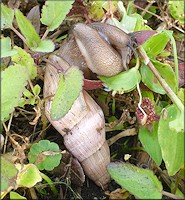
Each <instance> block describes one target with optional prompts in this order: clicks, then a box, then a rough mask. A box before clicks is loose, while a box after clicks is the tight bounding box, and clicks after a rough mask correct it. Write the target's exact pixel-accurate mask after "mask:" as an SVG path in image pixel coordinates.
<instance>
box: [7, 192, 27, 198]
mask: <svg viewBox="0 0 185 200" xmlns="http://www.w3.org/2000/svg"><path fill="white" fill-rule="evenodd" d="M15 199H26V197H23V196H21V195H20V194H18V193H17V192H10V200H15Z"/></svg>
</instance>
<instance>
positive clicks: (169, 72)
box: [140, 60, 177, 94]
mask: <svg viewBox="0 0 185 200" xmlns="http://www.w3.org/2000/svg"><path fill="white" fill-rule="evenodd" d="M151 61H152V63H153V64H154V66H155V67H156V69H157V70H158V72H159V73H160V75H161V76H162V77H163V78H164V79H165V81H166V83H167V84H168V85H169V86H170V88H171V89H172V90H173V91H174V92H175V93H176V92H177V80H176V76H175V73H174V71H173V69H172V67H171V66H170V65H168V64H164V63H161V62H159V61H156V60H151ZM140 72H141V76H142V82H143V83H144V84H145V85H146V86H147V87H148V88H150V90H152V91H154V92H156V93H159V94H165V93H166V92H165V90H164V89H163V87H162V86H161V84H160V83H159V82H158V80H157V78H156V77H155V76H154V74H153V73H152V71H151V70H150V69H149V67H148V66H146V65H145V64H144V63H143V64H142V66H141V68H140Z"/></svg>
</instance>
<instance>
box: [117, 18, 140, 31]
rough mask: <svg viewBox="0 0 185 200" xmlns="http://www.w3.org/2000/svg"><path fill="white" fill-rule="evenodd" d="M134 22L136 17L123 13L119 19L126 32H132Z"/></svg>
mask: <svg viewBox="0 0 185 200" xmlns="http://www.w3.org/2000/svg"><path fill="white" fill-rule="evenodd" d="M136 23H137V18H135V17H132V16H128V15H124V16H123V18H122V20H121V24H122V25H123V26H124V27H125V28H126V30H127V31H128V32H134V29H135V26H136Z"/></svg>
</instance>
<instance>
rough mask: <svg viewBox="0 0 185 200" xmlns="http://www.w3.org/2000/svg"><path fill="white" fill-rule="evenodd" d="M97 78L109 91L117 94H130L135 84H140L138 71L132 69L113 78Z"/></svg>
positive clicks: (134, 68)
mask: <svg viewBox="0 0 185 200" xmlns="http://www.w3.org/2000/svg"><path fill="white" fill-rule="evenodd" d="M98 78H99V79H100V80H101V81H103V82H104V83H105V85H106V86H107V87H108V88H109V89H111V90H114V91H117V92H130V91H132V90H133V89H135V87H136V85H137V83H139V82H140V79H141V76H140V73H139V71H138V69H137V68H136V67H133V68H131V69H129V70H128V71H124V72H121V73H119V74H117V75H115V76H111V77H106V76H98Z"/></svg>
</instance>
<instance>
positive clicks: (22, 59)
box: [12, 47, 37, 80]
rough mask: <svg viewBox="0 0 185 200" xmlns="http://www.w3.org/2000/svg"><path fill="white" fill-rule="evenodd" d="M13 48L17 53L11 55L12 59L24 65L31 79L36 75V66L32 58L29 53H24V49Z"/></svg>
mask: <svg viewBox="0 0 185 200" xmlns="http://www.w3.org/2000/svg"><path fill="white" fill-rule="evenodd" d="M14 49H15V50H17V52H18V54H16V55H14V56H12V61H13V62H15V63H16V64H20V65H22V66H25V68H26V69H27V70H28V72H29V75H30V79H31V80H33V79H34V78H35V77H36V76H37V68H36V66H35V63H34V60H33V58H32V57H31V55H30V54H29V53H26V51H24V50H23V49H22V48H20V47H14Z"/></svg>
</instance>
